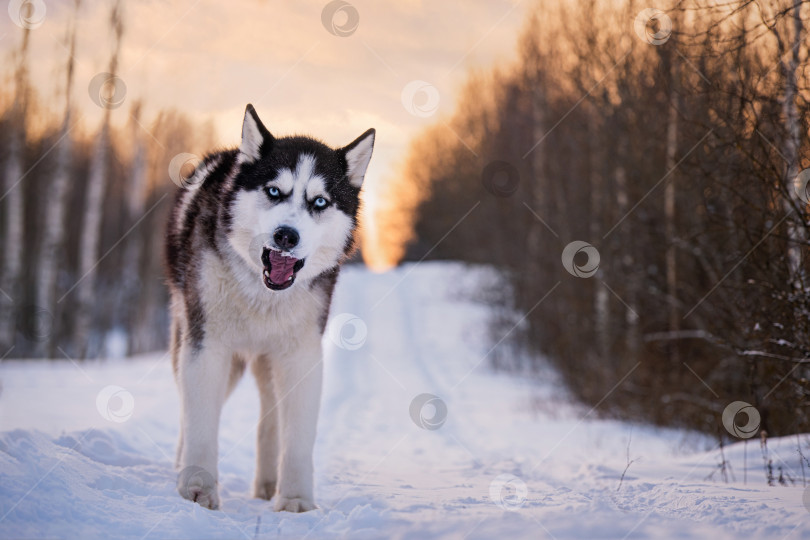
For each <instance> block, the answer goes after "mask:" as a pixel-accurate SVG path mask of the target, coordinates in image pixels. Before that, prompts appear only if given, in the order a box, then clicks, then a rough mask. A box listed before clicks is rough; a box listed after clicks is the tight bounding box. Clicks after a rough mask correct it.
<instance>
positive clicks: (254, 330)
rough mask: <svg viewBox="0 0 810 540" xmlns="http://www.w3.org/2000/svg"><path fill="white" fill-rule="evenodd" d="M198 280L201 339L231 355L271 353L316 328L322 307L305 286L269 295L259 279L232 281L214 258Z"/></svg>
mask: <svg viewBox="0 0 810 540" xmlns="http://www.w3.org/2000/svg"><path fill="white" fill-rule="evenodd" d="M200 277H201V280H200V281H201V282H200V291H201V300H202V305H203V310H204V312H205V330H206V334H207V335H210V336H211V337H216V339H217V340H218V341H220V342H222V343H224V344H226V345H228V346H229V347H231V348H233V349H235V350H253V351H255V352H263V351H266V350H268V349H269V348H273V349H275V348H277V347H278V345H279V343H283V342H285V341H286V342H289V341H290V340H291V339H295V336H301V335H311V334H312V331H313V330H314V329H316V328H317V327H318V321H319V319H320V317H321V314H322V312H323V309H324V306H323V303H322V301H321V299H320V298H319V296H318V295H317V294H315V293H313V292H312V291H309V290H307V289H306V288H305V285H304V284H296V285H294V286H293V287H292V288H290V289H289V290H286V291H270V290H269V289H267V288H266V287H265V286H264V285H263V284H262V282H261V277H260V276H259V275H258V274H257V275H255V276H253V275H234V273H233V272H231V270H230V269H229V268H227V267H226V266H225V265H224V264H223V263H222V262H221V261H219V260H218V259H216V258H215V257H214V256H213V255H209V256H207V257H205V259H204V261H203V268H202V272H201V276H200Z"/></svg>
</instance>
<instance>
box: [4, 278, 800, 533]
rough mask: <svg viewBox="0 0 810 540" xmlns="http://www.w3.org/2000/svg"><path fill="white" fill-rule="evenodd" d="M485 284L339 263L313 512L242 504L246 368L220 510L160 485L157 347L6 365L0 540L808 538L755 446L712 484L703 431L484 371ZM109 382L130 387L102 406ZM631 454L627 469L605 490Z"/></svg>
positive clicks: (173, 415)
mask: <svg viewBox="0 0 810 540" xmlns="http://www.w3.org/2000/svg"><path fill="white" fill-rule="evenodd" d="M490 279H491V275H490V274H489V273H488V272H487V271H484V270H481V269H465V267H463V266H461V265H456V264H437V263H431V264H422V265H418V266H417V267H412V266H405V267H403V268H400V269H398V270H396V271H394V272H391V273H388V274H382V275H377V274H371V273H369V272H367V271H365V270H363V269H360V268H356V267H351V268H347V269H345V270H344V272H343V274H342V275H341V279H340V283H339V286H338V290H337V293H336V297H335V304H334V306H333V311H332V319H331V322H330V326H329V328H328V336H327V338H326V340H325V344H326V349H327V353H326V358H325V371H326V373H325V379H324V380H325V388H324V395H323V402H322V407H321V419H320V423H319V432H318V440H317V443H316V452H315V458H316V479H317V487H316V493H317V497H318V502H319V504H320V506H321V509H320V510H318V511H315V512H310V513H307V514H301V515H291V514H286V513H273V512H272V510H271V504H270V503H267V502H266V501H260V500H253V499H250V497H249V492H250V482H251V478H252V474H253V470H254V459H255V454H254V452H255V449H254V440H255V422H256V420H257V418H258V396H257V394H256V391H255V389H254V386H253V381H252V380H251V378H250V377H249V376H248V377H246V378H245V380H243V381H242V383H241V384H240V386H239V387H238V388H237V389H236V391H235V392H234V395H233V396H232V397H231V399H230V401H229V402H228V404H227V405H226V407H225V411H224V413H223V420H222V428H221V436H220V456H221V460H220V482H221V494H222V511H219V512H211V511H208V510H205V509H202V508H201V507H199V506H197V505H195V504H193V503H189V502H188V501H185V500H183V499H181V498H180V497H179V496H178V495H177V494H176V492H175V489H174V478H175V473H174V471H173V469H172V457H173V455H174V443H175V439H176V433H177V425H178V422H177V416H178V413H177V395H176V390H175V388H174V383H173V380H172V377H171V370H170V366H169V362H168V359H167V358H165V355H152V356H148V357H143V358H138V359H133V360H130V361H108V362H104V363H82V364H72V363H70V362H67V361H59V362H48V363H46V362H36V363H32V362H8V361H6V362H4V363H3V364H2V366H0V381H2V385H3V391H2V394H0V431H2V433H0V537H3V538H12V537H15V538H16V537H45V536H47V537H61V538H78V537H82V538H108V537H130V538H176V537H194V538H248V539H252V538H301V537H308V538H325V537H341V536H345V537H351V538H432V537H448V538H470V539H472V538H493V537H498V536H503V537H517V538H543V537H547V538H556V539H560V540H562V539H563V538H587V539H592V538H624V537H627V538H651V537H652V538H674V537H677V538H707V537H711V538H712V539H713V540H717V539H722V538H737V537H739V536H746V537H752V538H754V537H756V538H786V539H790V538H808V537H810V512H808V510H807V509H806V508H805V507H804V505H803V503H802V495H803V493H804V490H803V488H802V487H768V486H766V485H765V479H764V473H763V467H762V457H761V453H760V448H759V444H758V443H757V442H749V443H748V444H747V446H746V445H745V444H743V443H740V444H737V445H734V446H732V447H727V448H726V449H725V456H726V458H727V459H728V460H729V462H730V463H731V464H732V467H733V472H734V475H735V479H736V481H733V482H730V483H724V482H722V481H719V480H717V481H715V480H709V479H707V478H708V477H709V475H711V474H712V472H714V471H716V470H717V464H718V460H719V457H720V454H719V451H717V450H708V451H706V449H707V448H711V447H712V445H713V443H712V441H710V440H708V439H706V438H704V437H701V436H699V435H694V434H688V433H684V432H681V431H676V430H656V429H651V428H648V427H640V426H633V425H630V424H627V423H623V422H617V421H608V420H599V419H597V418H595V414H593V413H591V412H590V411H588V410H587V409H585V408H582V407H580V406H577V405H575V404H572V403H571V402H570V400H569V399H568V397H567V396H566V394H565V392H564V391H563V390H561V389H560V387H559V383H558V381H557V379H556V377H555V375H554V373H553V372H551V371H549V372H548V374H547V376H546V378H545V379H544V380H543V381H539V382H538V381H534V382H530V381H525V380H521V379H519V378H516V377H511V376H506V375H497V374H493V373H491V371H489V364H488V362H487V353H488V351H489V349H490V348H491V346H492V345H491V343H490V341H489V340H488V339H487V337H486V336H487V335H488V332H487V320H488V317H489V315H490V311H489V308H488V307H487V306H485V305H483V304H481V303H479V302H476V301H474V300H470V299H469V298H470V292H471V291H474V290H475V289H476V288H477V287H478V286H479V285H480V284H481V283H482V282H486V281H487V280H490ZM350 315H353V316H355V317H357V318H353V317H351V316H350ZM358 321H360V322H358ZM341 322H343V323H344V325H343V327H342V328H341V327H340V324H339V323H341ZM364 325H365V330H364V328H363V326H364ZM353 330H354V331H356V332H353ZM341 340H342V341H341ZM341 345H342V346H341ZM619 379H620V374H617V381H618V380H619ZM110 385H116V386H119V387H121V388H122V389H123V392H125V394H118V395H116V394H115V392H112V394H111V395H112V398H111V399H110V400H106V401H105V400H104V399H102V401H104V403H102V407H101V409H99V405H98V404H97V397H98V396H99V392H100V391H101V390H102V389H103V388H105V387H108V386H110ZM119 392H120V391H119ZM425 393H428V394H431V395H434V396H437V397H438V398H439V400H440V402H438V401H434V402H433V403H432V404H430V403H429V404H426V405H425V406H424V407H423V408H422V409H421V413H422V422H423V423H425V425H428V424H429V422H430V421H431V419H432V417H433V415H434V412H435V411H436V410H437V408H436V407H438V410H439V412H440V413H441V412H442V410H443V409H442V403H443V404H444V405H445V406H446V411H447V413H446V418H445V419H444V420H445V421H444V423H443V424H441V425H440V426H439V427H438V429H425V428H422V427H419V426H418V425H417V423H418V422H415V421H414V420H413V419H412V418H411V411H410V408H411V404H412V402H413V400H414V398H416V397H417V396H419V395H421V394H425ZM126 394H129V395H131V396H132V398H133V408H132V410H131V411H129V410H127V407H126V405H127V402H126V401H125V400H123V401H122V400H121V397H124V398H125V397H127V396H126ZM105 404H106V405H105ZM105 406H109V408H105ZM122 407H123V408H124V410H123V411H121V409H122ZM119 412H120V413H121V414H120V415H119V417H116V416H115V415H116V414H117V413H119ZM130 413H131V414H130ZM104 415H106V416H107V418H106V419H105V418H104V417H103V416H104ZM110 418H112V420H111V419H110ZM115 420H122V421H120V422H117V421H115ZM417 420H419V416H417ZM428 427H433V426H430V425H428ZM628 443H629V446H630V456H631V459H633V460H634V461H633V463H632V465H631V466H630V467H629V469H628V470H627V473H626V476H625V478H624V480H623V481H622V483H621V487H620V488H619V482H620V477H621V475H622V472H623V471H624V470H625V467H626V465H627V458H626V453H627V446H628ZM795 449H796V438H785V439H779V440H772V441H770V452H771V454H770V456H771V458H772V459H773V461H774V464H775V466H779V465H781V466H782V467H783V470H784V471H786V472H789V473H790V474H792V475H793V476H794V477H797V478H799V479H800V478H801V464H800V463H799V461H798V459H797V455H796V451H795ZM744 452H745V453H746V463H747V465H748V469H747V471H746V476H747V483H746V484H744V483H743V481H742V476H743V463H744V461H743V454H744ZM714 477H715V478H719V475H718V473H715V476H714ZM800 485H801V480H800V481H799V484H798V485H797V486H800ZM493 486H494V488H493Z"/></svg>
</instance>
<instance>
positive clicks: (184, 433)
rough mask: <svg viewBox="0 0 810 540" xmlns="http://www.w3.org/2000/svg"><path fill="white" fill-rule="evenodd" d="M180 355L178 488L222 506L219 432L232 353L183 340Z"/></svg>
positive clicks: (190, 496)
mask: <svg viewBox="0 0 810 540" xmlns="http://www.w3.org/2000/svg"><path fill="white" fill-rule="evenodd" d="M179 359H180V362H179V369H178V377H177V380H178V384H179V387H180V402H181V418H182V419H181V426H180V430H181V440H182V447H181V448H180V449H179V458H180V459H179V468H180V474H179V476H178V478H177V491H178V492H179V493H180V495H182V496H183V497H184V498H186V499H188V500H190V501H195V502H197V503H199V504H200V505H202V506H204V507H206V508H210V509H212V510H215V509H216V508H218V507H219V495H218V493H217V459H218V452H217V448H218V447H217V435H218V432H219V417H220V413H221V412H222V405H223V403H224V402H225V397H226V392H227V386H228V378H229V373H230V369H231V357H230V355H229V354H228V353H227V352H226V351H224V350H222V348H221V347H217V346H216V345H215V344H211V343H207V342H203V343H202V345H201V346H200V347H194V346H193V345H191V344H190V343H184V344H183V346H182V347H181V350H180V357H179Z"/></svg>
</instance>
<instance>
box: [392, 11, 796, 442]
mask: <svg viewBox="0 0 810 540" xmlns="http://www.w3.org/2000/svg"><path fill="white" fill-rule="evenodd" d="M808 17H810V9H809V8H808V6H807V2H803V1H800V0H796V1H790V2H784V1H770V0H757V1H748V0H743V1H733V2H704V1H684V2H677V3H674V4H673V5H671V6H669V7H667V8H664V9H663V10H658V9H653V8H649V7H646V6H645V5H643V4H641V3H638V2H629V3H623V4H622V5H619V4H606V3H603V2H596V1H583V2H576V3H573V4H569V3H565V2H560V3H543V4H542V5H540V4H538V5H537V6H536V8H535V9H534V11H533V13H532V14H531V15H530V17H529V18H528V21H527V22H526V24H525V26H524V28H523V31H522V32H521V34H520V36H519V38H518V43H517V59H516V61H515V62H513V63H512V64H510V65H503V66H499V67H497V68H495V69H492V70H478V71H476V72H474V73H471V74H470V75H469V77H468V79H467V82H466V84H465V86H464V88H463V89H462V92H461V97H460V98H459V105H458V107H457V108H456V110H455V112H454V113H453V115H452V116H451V117H450V118H448V119H447V120H446V121H441V122H437V123H435V124H434V125H433V126H432V127H430V128H428V129H426V130H425V131H424V132H423V133H422V134H421V135H420V136H419V137H418V138H416V139H415V140H414V141H413V142H412V143H411V145H410V148H409V150H408V153H407V157H406V159H405V161H404V165H403V167H402V170H401V171H400V173H399V174H398V176H397V178H396V180H395V181H394V182H392V184H391V185H390V194H391V197H390V199H389V200H393V201H396V202H392V203H390V204H388V205H386V206H385V208H383V209H381V210H380V215H381V216H387V219H383V222H384V225H385V227H387V230H384V232H383V233H382V234H390V235H391V236H392V237H397V238H402V241H401V242H399V244H398V245H397V247H396V249H397V254H398V256H400V257H403V258H404V259H405V260H410V261H419V260H433V259H441V260H445V259H452V260H460V261H467V262H469V263H475V264H485V265H492V266H494V267H496V268H498V269H500V270H501V271H502V276H503V279H502V282H501V283H500V284H499V285H498V286H495V287H492V288H491V289H489V290H482V291H479V293H480V294H481V295H482V296H483V297H484V298H487V299H489V300H490V301H491V302H492V303H493V304H495V305H498V306H499V307H500V309H499V312H500V313H501V314H502V315H500V316H499V317H498V319H499V320H498V321H497V322H496V323H495V324H494V326H493V329H492V336H493V337H492V339H493V342H497V341H498V340H499V339H500V340H505V342H506V343H507V344H509V346H506V347H504V346H500V347H497V348H495V349H494V350H493V353H492V355H491V356H492V357H491V359H490V360H491V361H492V363H493V364H494V366H495V367H496V368H498V369H503V370H507V371H510V372H518V373H525V374H526V375H527V376H532V374H533V373H536V372H537V371H538V370H539V369H540V368H541V367H542V366H543V364H544V362H545V361H546V360H548V361H550V362H551V363H552V364H553V365H554V366H555V367H556V368H557V369H558V370H559V371H560V372H561V373H562V374H563V376H564V378H565V381H566V383H567V385H568V387H569V388H570V389H571V391H572V392H573V393H574V394H575V395H576V396H577V397H578V398H580V399H581V400H583V401H584V402H585V403H588V404H590V405H592V406H594V407H599V408H600V409H599V410H600V411H606V412H607V414H609V415H616V416H619V417H623V418H629V419H634V420H640V421H645V422H652V423H656V424H662V425H676V426H683V427H690V428H695V429H699V430H702V431H705V432H708V433H711V434H715V435H717V436H718V437H720V438H721V439H722V437H723V436H725V432H724V430H723V429H722V426H721V425H720V424H719V422H718V421H717V418H718V416H719V415H720V414H721V413H722V411H723V408H724V407H725V406H726V404H727V403H728V402H729V401H733V400H735V399H739V400H743V401H745V402H748V403H751V404H753V405H754V406H755V407H756V408H757V410H759V411H760V413H761V415H762V428H763V430H764V432H765V433H768V434H774V435H784V434H789V433H797V432H806V431H808V429H810V409H808V406H807V397H808V391H810V383H808V380H807V379H808V363H810V354H809V353H810V334H808V323H809V321H808V315H810V310H809V308H810V306H809V305H808V302H809V297H808V286H810V282H808V279H810V275H808V269H809V268H810V266H809V264H810V261H808V250H807V247H808V241H807V240H808V224H809V223H808V206H807V204H808V200H810V199H809V198H808V192H807V190H806V187H807V184H808V181H810V170H808V168H807V167H808V166H810V144H809V143H810V141H808V138H809V136H810V131H809V130H808V128H809V127H810V76H808V75H809V74H808V67H809V66H808V44H809V43H810V40H808V32H807V24H808Z"/></svg>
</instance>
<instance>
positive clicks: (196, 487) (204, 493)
mask: <svg viewBox="0 0 810 540" xmlns="http://www.w3.org/2000/svg"><path fill="white" fill-rule="evenodd" d="M177 492H178V493H180V496H181V497H183V498H184V499H188V500H189V501H193V502H195V503H197V504H199V505H200V506H202V507H204V508H208V509H209V510H216V509H217V508H219V494H218V493H217V481H216V480H215V479H214V476H213V475H212V474H211V473H209V472H208V471H206V470H205V469H203V468H202V467H198V466H196V465H190V466H188V467H185V468H184V469H183V470H182V471H180V474H179V475H178V477H177Z"/></svg>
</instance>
